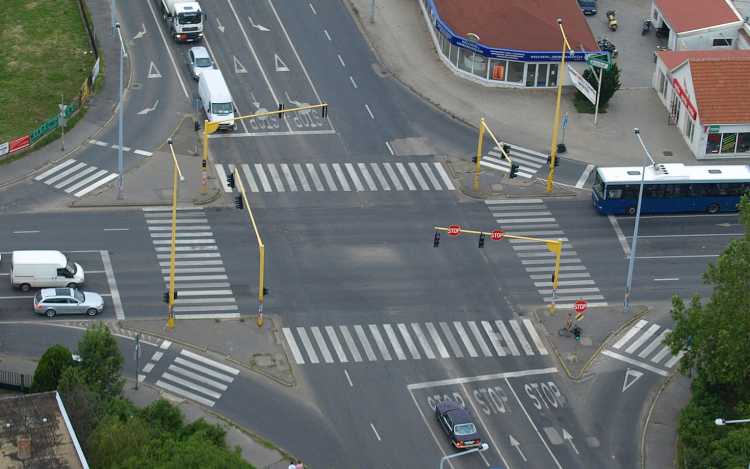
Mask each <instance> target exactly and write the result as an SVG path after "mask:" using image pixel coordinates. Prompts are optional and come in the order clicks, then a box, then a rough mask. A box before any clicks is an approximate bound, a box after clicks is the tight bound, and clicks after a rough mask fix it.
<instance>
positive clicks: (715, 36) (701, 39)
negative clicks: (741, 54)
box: [651, 0, 744, 51]
mask: <svg viewBox="0 0 750 469" xmlns="http://www.w3.org/2000/svg"><path fill="white" fill-rule="evenodd" d="M651 23H652V24H653V25H654V26H655V27H656V28H657V29H662V30H663V31H664V32H666V33H667V34H668V40H667V47H669V48H670V49H671V50H674V51H680V50H715V49H717V48H724V49H734V48H736V44H735V43H736V40H737V34H738V33H739V31H740V30H741V28H742V25H743V23H744V21H743V19H742V16H741V15H740V13H739V11H737V8H736V7H735V6H734V4H733V3H732V0H653V3H652V5H651Z"/></svg>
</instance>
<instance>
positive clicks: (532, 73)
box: [526, 64, 536, 87]
mask: <svg viewBox="0 0 750 469" xmlns="http://www.w3.org/2000/svg"><path fill="white" fill-rule="evenodd" d="M535 80H536V64H526V86H529V87H531V86H534V81H535Z"/></svg>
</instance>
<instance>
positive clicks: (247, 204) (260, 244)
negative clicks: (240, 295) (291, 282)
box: [234, 168, 266, 327]
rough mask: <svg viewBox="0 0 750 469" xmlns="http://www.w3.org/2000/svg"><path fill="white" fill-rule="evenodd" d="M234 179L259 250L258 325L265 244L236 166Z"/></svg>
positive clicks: (261, 322) (261, 306)
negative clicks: (248, 215) (238, 187)
mask: <svg viewBox="0 0 750 469" xmlns="http://www.w3.org/2000/svg"><path fill="white" fill-rule="evenodd" d="M234 179H235V181H237V183H238V184H239V186H240V194H241V197H242V200H244V202H245V207H247V213H249V214H250V222H252V224H253V229H254V230H255V237H256V238H257V239H258V250H259V251H260V275H259V280H258V326H259V327H260V326H262V325H263V292H264V288H263V275H264V270H265V264H266V263H265V253H266V246H265V245H264V244H263V240H262V239H260V233H259V232H258V225H256V224H255V217H254V216H253V211H252V210H251V209H250V202H249V201H248V200H247V194H246V193H245V186H244V185H243V184H242V179H240V173H239V171H237V168H234Z"/></svg>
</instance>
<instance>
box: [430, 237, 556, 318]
mask: <svg viewBox="0 0 750 469" xmlns="http://www.w3.org/2000/svg"><path fill="white" fill-rule="evenodd" d="M435 231H446V232H447V231H448V228H443V227H441V226H436V227H435ZM461 233H468V234H478V235H489V236H492V232H490V231H471V230H464V229H463V228H461V230H460V231H459V234H461ZM435 236H436V241H435V242H434V244H433V246H434V247H437V243H439V242H440V237H439V236H438V234H437V233H435ZM451 236H457V235H451ZM503 238H513V239H525V240H528V241H537V242H540V243H546V244H547V249H548V250H549V251H550V252H554V253H555V254H557V260H556V261H555V274H554V275H553V277H552V304H551V305H550V314H555V299H556V298H557V279H558V277H559V276H560V275H559V273H560V255H561V254H562V238H559V239H558V240H557V241H555V240H552V239H541V238H529V237H527V236H515V235H509V234H507V233H503Z"/></svg>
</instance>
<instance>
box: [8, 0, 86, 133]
mask: <svg viewBox="0 0 750 469" xmlns="http://www.w3.org/2000/svg"><path fill="white" fill-rule="evenodd" d="M0 44H1V45H2V46H0V64H2V66H0V109H2V112H0V143H3V142H7V141H10V140H13V139H15V138H18V137H23V136H24V135H26V134H28V133H30V132H33V131H34V129H36V128H37V127H39V126H40V125H42V124H43V123H45V122H47V121H48V120H49V119H50V118H51V117H53V116H54V115H55V114H56V113H59V112H60V110H59V107H58V104H60V98H61V97H63V95H64V97H65V103H66V104H70V103H71V102H72V101H73V99H74V98H75V96H76V95H77V94H78V93H79V91H80V89H81V85H82V84H83V83H84V81H85V80H86V77H87V76H88V74H89V72H90V71H91V69H92V68H93V66H94V62H95V59H94V54H93V53H92V52H91V46H90V45H89V41H88V38H87V35H86V30H85V28H84V26H83V19H82V18H81V13H80V11H79V10H78V4H77V2H76V0H36V1H32V0H3V2H2V8H1V9H0Z"/></svg>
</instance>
